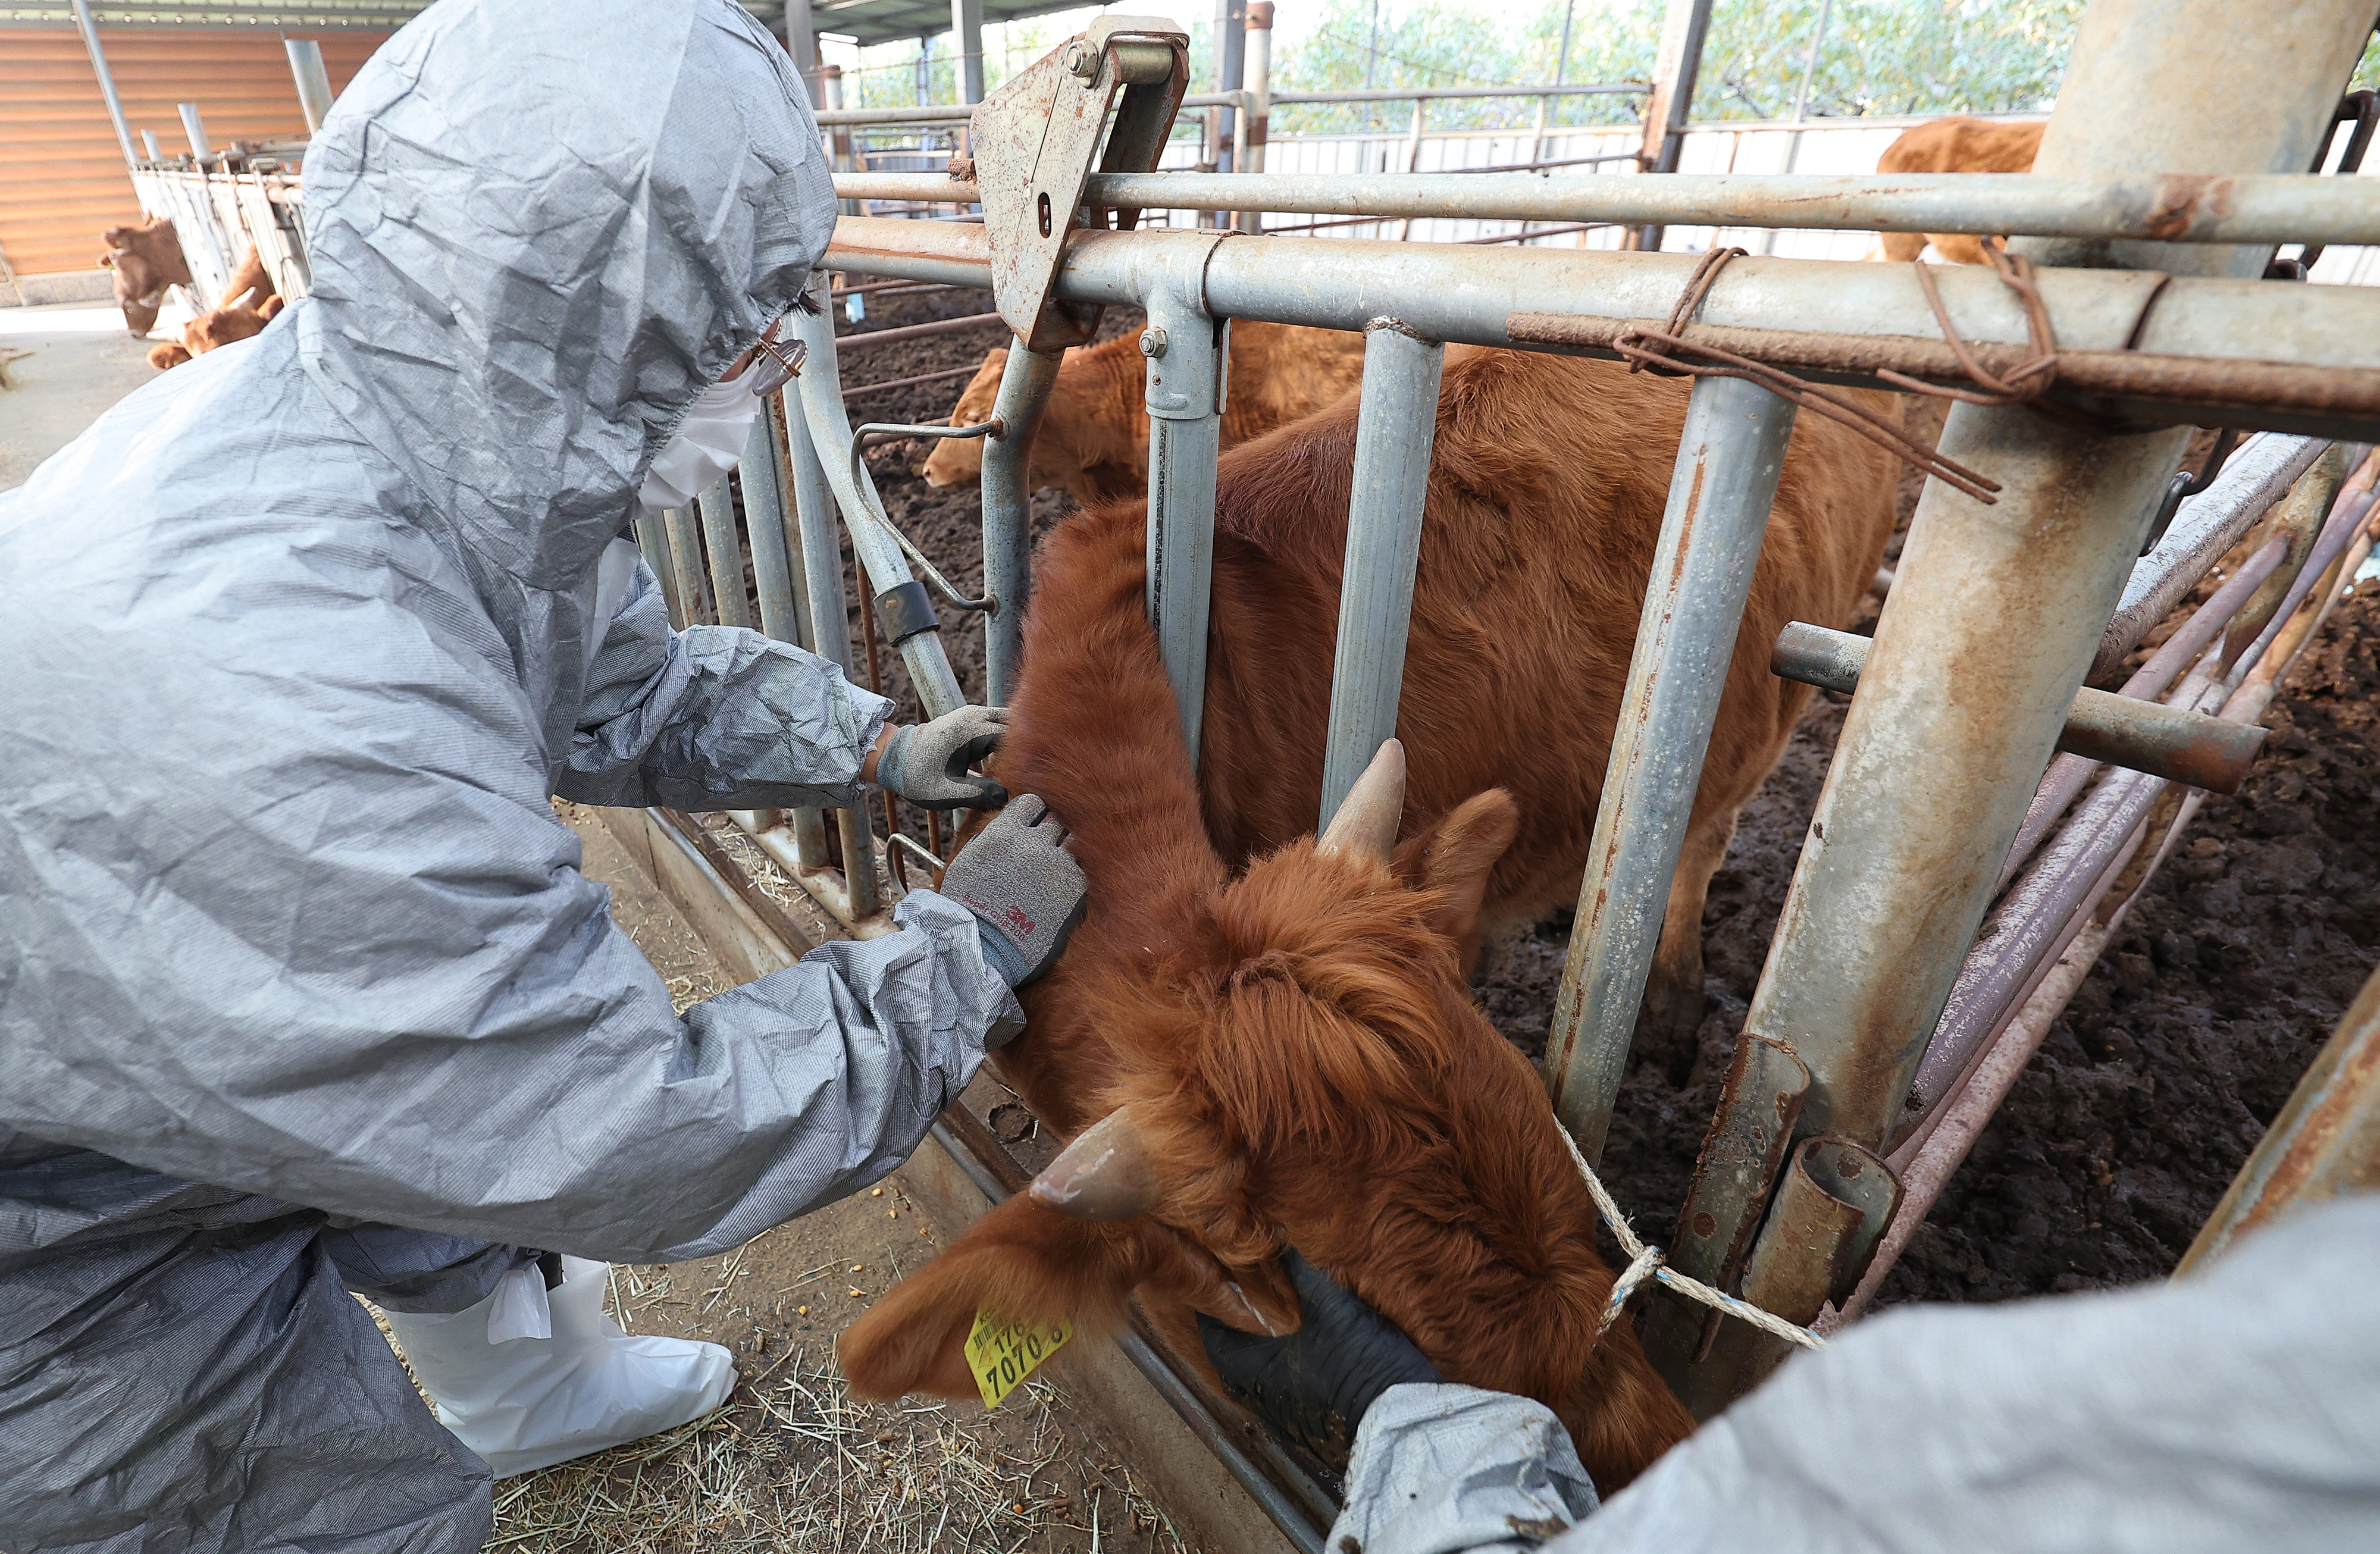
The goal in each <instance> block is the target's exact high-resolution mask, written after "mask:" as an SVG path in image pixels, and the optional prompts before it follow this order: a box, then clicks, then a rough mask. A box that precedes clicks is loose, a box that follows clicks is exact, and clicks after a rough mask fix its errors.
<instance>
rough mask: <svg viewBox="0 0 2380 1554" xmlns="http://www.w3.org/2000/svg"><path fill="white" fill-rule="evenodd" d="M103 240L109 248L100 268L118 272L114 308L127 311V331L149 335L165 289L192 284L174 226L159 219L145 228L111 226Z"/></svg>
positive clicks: (103, 256) (161, 218) (101, 256)
mask: <svg viewBox="0 0 2380 1554" xmlns="http://www.w3.org/2000/svg"><path fill="white" fill-rule="evenodd" d="M100 237H101V240H102V241H103V242H104V243H106V244H107V251H106V252H105V253H103V254H102V255H100V256H99V262H100V267H101V268H102V269H105V270H113V271H115V305H116V306H117V307H119V308H121V309H123V310H124V327H125V328H127V329H128V330H130V331H131V332H132V333H133V334H148V333H149V332H150V331H151V330H152V329H154V328H155V327H156V326H157V309H158V307H159V306H160V304H162V303H163V301H164V294H165V288H166V287H167V286H170V285H185V286H186V285H189V284H190V266H189V262H188V261H187V260H185V259H184V258H183V257H182V242H181V239H180V238H179V237H176V235H175V232H174V224H173V223H172V222H171V221H168V220H167V219H165V218H164V216H160V217H158V218H157V219H156V220H155V221H152V222H151V223H149V224H148V225H146V226H111V227H109V228H108V229H107V230H106V231H105V232H103V233H102V234H100Z"/></svg>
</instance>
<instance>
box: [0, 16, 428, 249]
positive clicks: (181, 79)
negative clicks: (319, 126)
mask: <svg viewBox="0 0 2380 1554" xmlns="http://www.w3.org/2000/svg"><path fill="white" fill-rule="evenodd" d="M289 36H291V37H293V38H312V39H313V40H315V41H316V42H320V43H321V44H322V63H323V64H324V65H325V66H327V67H329V69H330V73H331V86H332V88H333V90H334V91H345V90H346V84H347V82H348V81H349V80H350V79H352V78H353V77H354V76H355V73H356V71H357V69H358V68H359V67H361V66H362V64H363V62H364V61H365V60H366V59H367V58H369V57H370V55H371V52H372V50H373V49H375V48H377V47H379V46H380V42H381V40H382V39H383V38H386V37H387V36H388V34H387V33H386V32H365V31H335V30H332V31H320V32H311V31H293V32H291V33H290V34H289ZM281 39H282V34H281V33H280V32H278V31H275V30H271V29H268V28H203V29H202V28H187V29H186V28H162V27H138V28H102V29H100V42H101V43H102V45H103V47H104V48H105V49H106V51H107V63H108V67H109V69H110V70H111V72H112V73H113V74H114V75H115V90H116V92H117V93H118V95H120V96H121V97H122V98H123V100H124V116H125V120H126V122H127V123H128V125H129V126H130V127H131V129H132V144H133V150H134V151H135V152H138V151H139V150H140V131H142V130H143V129H148V130H153V131H155V133H156V136H157V149H158V150H159V151H160V152H164V154H165V155H167V156H169V157H170V156H172V155H174V154H175V153H176V152H187V151H188V150H189V141H188V139H187V138H186V137H185V136H184V135H183V133H182V118H181V115H180V113H179V112H178V111H176V106H175V104H176V103H197V104H198V105H199V112H200V115H203V116H204V118H205V119H206V125H207V138H208V139H209V140H212V142H213V144H214V146H215V148H216V149H217V150H220V149H222V148H223V147H225V146H226V145H228V144H229V143H230V142H231V141H234V140H269V139H275V138H279V137H284V136H303V135H304V134H305V133H306V115H304V114H303V113H302V112H301V111H300V110H299V109H298V106H297V87H296V86H295V85H294V84H292V82H291V80H290V78H289V56H288V55H287V54H286V53H285V52H284V51H283V49H282V47H281ZM139 219H140V201H139V200H136V199H135V198H134V197H133V193H132V181H131V179H130V178H128V176H126V175H125V170H124V157H123V154H122V153H121V152H119V151H118V150H117V149H116V144H115V128H114V127H112V126H111V125H110V124H109V123H108V120H107V104H106V103H105V102H104V101H103V100H102V98H101V97H100V94H99V79H98V78H97V77H96V76H94V75H93V74H92V73H91V58H90V56H89V55H86V54H85V53H84V52H83V46H82V38H81V36H80V35H79V34H78V33H77V32H76V31H75V30H73V29H71V28H48V27H0V251H5V252H6V254H7V256H8V261H9V262H10V263H11V264H13V265H15V266H16V267H17V269H18V271H19V272H20V273H25V274H28V275H41V274H51V273H57V272H59V271H67V270H89V269H91V267H92V266H94V265H96V264H97V263H98V262H99V256H100V252H101V250H102V249H103V247H104V245H103V244H102V243H101V242H100V237H99V235H100V234H101V233H102V232H103V231H104V230H106V229H107V228H108V227H111V226H115V225H118V224H120V223H124V222H131V221H138V220H139Z"/></svg>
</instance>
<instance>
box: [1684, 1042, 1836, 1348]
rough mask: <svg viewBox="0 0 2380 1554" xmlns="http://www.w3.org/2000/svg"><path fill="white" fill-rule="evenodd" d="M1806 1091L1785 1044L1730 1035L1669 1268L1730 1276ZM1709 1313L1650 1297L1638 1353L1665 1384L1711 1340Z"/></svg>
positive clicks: (1709, 1278)
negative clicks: (1730, 1053) (1731, 1046)
mask: <svg viewBox="0 0 2380 1554" xmlns="http://www.w3.org/2000/svg"><path fill="white" fill-rule="evenodd" d="M1809 1089H1810V1071H1809V1070H1808V1069H1806V1068H1804V1067H1803V1066H1802V1060H1800V1059H1799V1058H1796V1057H1795V1056H1794V1055H1793V1054H1792V1052H1791V1050H1788V1049H1786V1048H1784V1047H1782V1046H1779V1044H1778V1043H1776V1042H1774V1041H1768V1040H1766V1039H1764V1038H1760V1037H1757V1036H1746V1037H1744V1038H1743V1039H1742V1040H1740V1041H1738V1042H1737V1043H1736V1046H1735V1058H1734V1061H1733V1062H1731V1063H1730V1064H1729V1067H1728V1072H1727V1080H1726V1083H1725V1084H1724V1085H1723V1086H1722V1087H1721V1088H1720V1091H1719V1102H1718V1112H1717V1114H1716V1115H1715V1117H1714V1118H1713V1120H1712V1123H1711V1130H1710V1133H1709V1134H1708V1135H1706V1137H1705V1138H1704V1140H1703V1147H1702V1153H1701V1155H1700V1156H1699V1157H1698V1158H1697V1159H1695V1161H1694V1183H1693V1185H1692V1186H1691V1187H1689V1188H1688V1189H1687V1192H1686V1203H1685V1208H1683V1210H1682V1211H1681V1212H1680V1214H1679V1216H1678V1232H1677V1235H1676V1237H1675V1238H1674V1239H1673V1241H1672V1244H1671V1245H1670V1267H1672V1268H1674V1269H1677V1270H1678V1271H1679V1272H1681V1273H1682V1274H1685V1275H1686V1276H1687V1277H1689V1278H1692V1279H1699V1280H1701V1281H1703V1282H1704V1283H1706V1284H1709V1285H1711V1286H1713V1287H1715V1288H1723V1287H1725V1286H1726V1285H1728V1284H1731V1283H1733V1282H1734V1281H1735V1276H1736V1274H1737V1273H1738V1272H1739V1271H1740V1270H1741V1269H1742V1268H1743V1257H1744V1254H1745V1253H1747V1252H1749V1251H1750V1250H1751V1249H1752V1232H1753V1230H1754V1229H1755V1227H1756V1226H1757V1225H1758V1224H1759V1223H1760V1213H1759V1206H1760V1205H1761V1204H1762V1203H1763V1202H1765V1201H1766V1200H1767V1196H1768V1189H1769V1184H1771V1183H1773V1182H1775V1181H1776V1180H1777V1173H1778V1172H1779V1171H1780V1170H1782V1169H1783V1168H1784V1165H1785V1156H1786V1152H1787V1151H1788V1150H1789V1149H1790V1148H1791V1146H1792V1142H1793V1124H1794V1123H1796V1122H1798V1121H1800V1119H1801V1116H1802V1098H1803V1096H1805V1095H1807V1094H1808V1093H1809ZM1722 1230H1724V1231H1725V1232H1727V1233H1726V1234H1725V1235H1722V1234H1721V1232H1722ZM1717 1320H1718V1313H1716V1312H1713V1311H1711V1310H1709V1309H1707V1308H1706V1307H1704V1306H1702V1305H1695V1304H1694V1303H1693V1302H1690V1301H1688V1300H1686V1299H1684V1298H1683V1297H1682V1296H1679V1295H1674V1294H1670V1293H1667V1292H1666V1291H1664V1292H1659V1293H1656V1294H1655V1295H1654V1296H1653V1297H1652V1300H1651V1302H1650V1304H1649V1305H1647V1306H1646V1308H1645V1354H1646V1355H1647V1356H1649V1357H1650V1358H1651V1360H1652V1362H1653V1365H1654V1368H1656V1369H1657V1370H1658V1371H1659V1372H1660V1373H1661V1377H1662V1379H1664V1380H1665V1381H1667V1382H1668V1383H1669V1384H1670V1389H1671V1390H1673V1391H1678V1392H1681V1393H1682V1392H1683V1390H1684V1389H1685V1386H1686V1367H1687V1366H1688V1365H1689V1364H1690V1363H1692V1362H1693V1361H1694V1360H1695V1359H1697V1358H1699V1357H1700V1355H1701V1353H1702V1351H1703V1350H1704V1349H1705V1347H1706V1346H1707V1345H1708V1344H1709V1342H1711V1335H1712V1329H1713V1328H1714V1327H1715V1326H1716V1324H1717Z"/></svg>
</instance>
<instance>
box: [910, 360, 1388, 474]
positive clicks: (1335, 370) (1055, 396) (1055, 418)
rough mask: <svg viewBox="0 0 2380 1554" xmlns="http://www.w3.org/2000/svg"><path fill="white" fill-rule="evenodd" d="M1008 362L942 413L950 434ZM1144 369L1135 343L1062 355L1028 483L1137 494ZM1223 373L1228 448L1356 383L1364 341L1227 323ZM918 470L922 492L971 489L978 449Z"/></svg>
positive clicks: (963, 449)
mask: <svg viewBox="0 0 2380 1554" xmlns="http://www.w3.org/2000/svg"><path fill="white" fill-rule="evenodd" d="M1007 361H1008V352H1007V351H1006V350H1005V349H1001V350H995V351H993V352H992V353H991V354H990V356H988V357H986V358H984V363H983V366H982V367H981V368H980V369H978V370H977V372H976V375H975V377H974V378H973V379H971V380H970V381H969V382H968V383H967V386H966V390H965V393H963V394H961V395H959V402H958V405H957V406H956V407H954V408H953V410H952V411H951V424H952V425H953V426H967V425H971V424H973V423H975V422H977V421H983V420H988V419H990V417H991V409H992V402H993V400H994V399H996V398H997V397H998V395H999V393H1000V373H1001V369H1002V367H1003V366H1005V365H1006V364H1007ZM1229 372H1230V376H1229V379H1228V382H1227V384H1226V387H1225V393H1224V395H1223V446H1224V447H1226V448H1233V447H1237V446H1238V445H1239V444H1241V443H1245V442H1246V441H1247V440H1248V439H1250V438H1252V437H1260V436H1262V435H1263V434H1264V433H1266V432H1268V431H1271V430H1272V429H1273V428H1274V427H1277V426H1285V425H1287V424H1288V423H1289V422H1291V421H1293V420H1297V419H1300V418H1302V417H1305V416H1310V415H1312V414H1313V413H1314V412H1315V411H1317V410H1319V409H1320V408H1322V407H1324V406H1325V405H1328V404H1330V402H1331V401H1332V400H1334V399H1337V398H1338V397H1339V396H1340V395H1342V394H1345V393H1346V392H1347V391H1348V390H1349V389H1352V388H1354V386H1355V385H1356V384H1357V383H1360V382H1363V380H1364V337H1363V336H1362V335H1360V334H1348V333H1347V332H1346V331H1344V330H1338V329H1303V328H1299V327H1296V326H1294V325H1292V324H1285V323H1257V322H1248V321H1243V322H1238V323H1234V324H1233V325H1232V350H1231V363H1230V369H1229ZM1146 381H1147V362H1146V361H1144V360H1143V359H1142V358H1141V354H1140V343H1139V339H1138V337H1137V336H1135V335H1129V334H1123V335H1118V336H1117V337H1116V338H1114V339H1112V340H1103V341H1101V342H1100V343H1099V344H1098V345H1096V346H1077V347H1076V348H1075V349H1073V350H1070V351H1068V352H1067V353H1066V358H1065V360H1064V361H1063V362H1062V363H1061V364H1060V366H1059V368H1058V381H1057V382H1056V383H1055V384H1054V385H1053V386H1052V387H1051V388H1050V404H1049V407H1047V408H1046V409H1044V410H1043V411H1042V412H1041V424H1040V426H1039V428H1038V430H1037V431H1035V432H1034V436H1033V466H1032V476H1031V480H1030V481H1029V484H1031V485H1032V486H1034V487H1036V488H1038V487H1041V486H1056V487H1057V488H1059V489H1060V490H1061V491H1063V492H1068V493H1070V494H1071V495H1072V496H1073V497H1074V498H1075V501H1077V502H1083V503H1091V502H1123V501H1128V500H1130V499H1131V498H1133V497H1135V496H1138V495H1142V494H1144V493H1146V492H1147V490H1148V411H1147V408H1146V407H1145V406H1144V405H1143V402H1142V397H1141V395H1142V392H1143V389H1144V386H1145V384H1146ZM924 467H925V474H926V483H927V484H929V485H935V486H958V485H971V484H973V483H974V482H975V481H977V480H981V479H982V478H983V444H982V443H978V442H977V441H975V440H974V439H973V438H964V439H962V438H950V437H946V438H943V439H942V440H941V441H940V442H938V443H935V444H934V451H933V453H932V455H930V456H929V457H928V458H927V460H926V463H925V466H924Z"/></svg>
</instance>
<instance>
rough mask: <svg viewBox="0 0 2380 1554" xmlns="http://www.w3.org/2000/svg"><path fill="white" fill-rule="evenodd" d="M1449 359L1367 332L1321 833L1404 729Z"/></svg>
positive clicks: (1404, 337) (1440, 350)
mask: <svg viewBox="0 0 2380 1554" xmlns="http://www.w3.org/2000/svg"><path fill="white" fill-rule="evenodd" d="M1445 365H1446V347H1445V346H1441V345H1439V343H1438V342H1437V341H1435V340H1425V339H1423V338H1421V337H1420V336H1419V335H1417V334H1414V333H1413V332H1412V331H1411V330H1409V329H1407V328H1405V327H1404V326H1403V324H1401V323H1399V322H1396V321H1395V320H1394V319H1375V320H1374V321H1373V322H1372V324H1371V326H1370V327H1369V328H1368V329H1366V331H1365V332H1364V382H1363V390H1362V396H1361V403H1360V406H1359V407H1358V409H1357V411H1356V417H1355V467H1354V477H1353V482H1352V484H1351V486H1350V489H1349V494H1348V502H1347V549H1346V562H1345V565H1343V566H1342V568H1341V569H1340V576H1339V634H1338V637H1337V647H1336V649H1335V650H1334V655H1333V658H1332V661H1331V665H1330V717H1329V722H1328V723H1327V724H1326V726H1325V731H1324V744H1323V750H1322V812H1321V817H1320V819H1318V820H1317V821H1316V822H1315V830H1317V831H1318V832H1319V831H1322V830H1325V829H1327V828H1328V827H1329V826H1330V818H1331V817H1332V816H1333V815H1336V814H1337V813H1338V812H1339V806H1340V805H1341V804H1342V803H1343V802H1344V801H1345V800H1346V797H1347V793H1348V790H1349V789H1351V788H1353V787H1354V785H1355V779H1356V778H1358V777H1360V776H1362V775H1363V774H1364V769H1365V768H1366V767H1367V766H1369V765H1370V764H1371V763H1372V758H1373V757H1374V756H1375V755H1377V754H1378V753H1379V748H1380V746H1381V745H1382V744H1383V743H1385V742H1386V741H1387V740H1388V739H1389V738H1390V737H1391V736H1392V735H1394V734H1395V733H1396V731H1397V701H1398V698H1399V695H1400V693H1401V691H1402V689H1403V685H1404V673H1405V640H1406V637H1407V634H1408V632H1409V631H1410V629H1411V627H1412V625H1413V594H1414V569H1415V563H1416V562H1417V561H1418V560H1419V559H1420V555H1421V520H1422V510H1423V508H1424V506H1425V505H1426V504H1427V501H1428V497H1429V460H1430V450H1431V447H1432V445H1433V444H1434V443H1435V442H1436V441H1437V437H1438V387H1439V375H1440V373H1441V371H1442V370H1444V368H1445Z"/></svg>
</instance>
